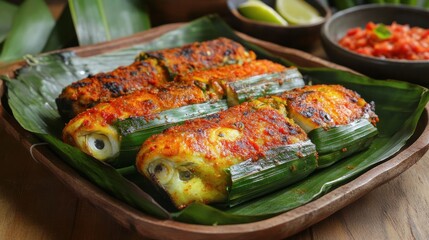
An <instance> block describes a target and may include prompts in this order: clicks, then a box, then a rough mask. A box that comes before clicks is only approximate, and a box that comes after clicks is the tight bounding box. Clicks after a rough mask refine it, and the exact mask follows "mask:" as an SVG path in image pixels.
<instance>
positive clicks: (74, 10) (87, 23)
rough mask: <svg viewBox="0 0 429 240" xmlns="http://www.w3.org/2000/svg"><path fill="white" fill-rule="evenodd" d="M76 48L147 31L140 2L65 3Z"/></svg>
mask: <svg viewBox="0 0 429 240" xmlns="http://www.w3.org/2000/svg"><path fill="white" fill-rule="evenodd" d="M68 3H69V7H70V11H71V15H72V18H73V22H74V26H75V30H76V33H77V37H78V40H79V45H81V46H82V45H89V44H94V43H99V42H105V41H109V40H112V39H116V38H119V37H125V36H128V35H131V34H134V33H136V32H140V31H144V30H146V29H148V28H150V20H149V14H148V8H147V6H146V4H145V2H144V1H141V0H122V1H118V0H94V1H88V0H69V1H68Z"/></svg>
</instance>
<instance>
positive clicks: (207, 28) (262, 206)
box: [3, 16, 429, 225]
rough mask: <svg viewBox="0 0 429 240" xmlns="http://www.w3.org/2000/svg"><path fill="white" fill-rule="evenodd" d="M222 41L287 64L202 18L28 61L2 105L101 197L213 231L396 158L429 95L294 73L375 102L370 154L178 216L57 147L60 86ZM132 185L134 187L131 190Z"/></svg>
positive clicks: (407, 87)
mask: <svg viewBox="0 0 429 240" xmlns="http://www.w3.org/2000/svg"><path fill="white" fill-rule="evenodd" d="M220 36H223V37H228V38H231V39H233V40H236V41H238V42H240V43H242V44H243V45H244V46H246V47H247V48H249V49H252V50H254V51H255V52H256V53H257V55H258V57H259V58H266V59H271V60H273V61H277V62H280V63H283V64H285V65H291V63H290V62H289V61H287V60H286V59H281V58H279V57H276V56H273V55H271V54H270V53H268V52H266V51H264V50H262V49H261V48H259V47H257V46H254V45H252V44H250V43H248V42H245V41H244V40H243V39H241V38H239V37H238V36H237V35H235V33H234V32H233V31H232V29H231V28H229V27H228V26H227V25H226V24H225V23H224V22H223V21H222V20H221V19H220V18H218V17H217V16H206V17H203V18H201V19H198V20H195V21H193V22H191V23H189V24H187V25H185V26H184V27H182V28H179V29H177V30H174V31H171V32H168V33H166V34H165V35H162V36H160V37H159V38H157V39H155V40H154V41H152V42H149V43H145V44H138V45H134V46H130V47H128V48H125V49H121V50H117V51H114V52H110V53H107V54H101V55H96V56H92V57H86V58H82V57H78V56H75V55H74V54H73V53H72V52H66V53H63V54H51V55H46V56H39V57H33V58H28V59H27V61H28V63H29V66H28V67H25V68H23V69H21V70H20V71H19V72H18V75H17V77H16V79H8V78H7V77H3V78H4V79H8V80H6V84H7V87H8V97H9V101H8V103H9V106H10V108H11V110H12V112H13V115H14V117H15V119H16V120H17V121H18V122H19V123H20V124H21V126H22V127H24V128H25V129H27V130H28V131H30V132H34V133H37V135H38V136H39V137H40V138H42V139H44V140H45V141H47V142H48V143H50V146H51V147H52V149H53V150H54V151H55V152H57V153H58V154H59V156H60V157H61V159H63V160H64V161H65V162H67V163H68V164H69V165H70V166H72V167H73V168H74V169H76V170H77V171H78V172H80V173H81V174H82V175H83V176H85V177H86V178H88V179H89V180H91V181H93V182H94V183H95V184H96V185H98V186H99V187H100V188H102V189H104V190H105V191H106V192H108V193H110V194H112V195H113V196H115V197H117V198H118V199H121V200H122V201H124V202H126V203H128V204H130V205H131V206H134V207H136V208H137V209H140V210H141V211H143V212H146V213H150V214H152V215H154V216H157V217H160V218H172V219H175V220H177V221H182V222H189V223H196V224H210V225H211V224H234V223H245V222H253V221H257V220H260V219H265V218H269V217H272V216H275V215H276V214H280V213H283V212H285V211H288V210H290V209H293V208H296V207H298V206H301V205H303V204H306V203H308V202H310V201H312V200H314V199H316V198H319V197H320V196H322V195H324V194H326V193H327V192H329V191H331V190H332V189H334V188H336V187H338V186H340V185H341V184H344V183H346V182H348V181H350V180H352V179H354V178H356V177H357V176H359V175H360V174H362V173H364V172H365V171H367V170H368V169H370V168H371V167H373V166H375V165H377V164H379V163H381V162H383V161H385V160H386V159H388V158H389V157H391V156H392V155H394V154H395V153H397V152H398V151H399V150H400V149H401V147H403V146H404V145H405V144H406V142H407V140H408V139H409V138H410V137H411V136H412V134H413V133H414V131H415V129H416V125H417V123H418V121H419V118H420V115H421V113H422V111H423V110H424V108H425V106H426V104H427V103H428V101H429V93H428V89H426V88H424V87H421V86H418V85H414V84H409V83H405V82H399V81H393V80H392V81H377V80H373V79H370V78H367V77H364V76H359V75H354V74H352V73H348V72H343V71H339V70H334V69H327V68H300V71H301V72H302V74H303V75H304V76H305V77H306V79H308V80H309V81H310V82H312V83H315V84H317V83H331V84H342V85H344V86H345V87H347V88H350V89H353V90H356V91H358V92H359V93H360V94H361V95H362V96H363V97H364V98H365V99H366V100H367V101H374V102H375V103H376V112H377V114H378V115H379V117H380V122H379V124H378V125H377V127H378V129H379V132H380V134H379V136H378V137H377V138H376V139H375V140H374V142H373V143H372V145H371V146H370V148H369V149H368V150H366V151H363V152H361V153H359V154H355V155H353V156H350V157H347V158H346V159H344V160H342V161H340V162H338V163H336V164H334V165H332V166H330V167H327V168H325V169H322V170H319V171H317V172H315V173H313V174H312V175H310V176H309V177H308V178H307V179H305V180H304V181H301V182H298V183H295V184H293V185H291V186H289V187H286V188H284V189H281V190H280V191H276V192H274V193H272V194H268V195H266V196H263V197H261V198H258V199H255V200H252V201H249V202H246V203H243V204H240V205H238V206H235V207H233V208H216V207H215V206H208V205H203V204H192V205H190V206H188V207H187V208H185V209H183V210H181V211H174V210H172V209H171V206H169V205H168V203H165V202H163V200H162V196H158V195H157V194H156V192H155V191H152V190H153V189H150V187H148V186H147V184H145V181H144V179H142V177H141V176H140V175H138V174H137V173H136V171H135V170H134V169H133V167H130V168H128V169H126V170H123V169H119V170H115V169H113V168H112V167H110V166H107V165H104V164H101V163H99V162H97V161H96V160H95V159H92V158H90V157H88V156H87V155H85V154H83V153H82V152H80V151H79V150H77V149H75V148H73V147H70V146H68V145H66V144H64V143H62V142H61V140H60V137H59V136H60V134H61V130H62V127H63V125H64V123H63V122H62V121H61V119H60V117H59V115H58V113H57V111H56V106H55V103H54V99H55V98H56V97H57V96H58V94H59V93H60V92H61V90H62V88H63V87H64V86H66V85H67V84H69V83H71V82H72V81H76V80H78V79H80V78H82V77H84V76H86V75H87V74H90V73H96V72H99V71H108V70H112V69H114V68H116V67H117V66H119V65H126V64H129V63H131V62H132V61H133V59H134V56H135V55H137V53H138V52H139V51H144V50H152V49H160V48H168V47H175V46H179V45H183V44H185V43H190V42H193V41H203V40H208V39H213V38H216V37H220ZM121 174H122V176H121ZM136 185H137V186H139V187H140V188H136V187H135V186H136ZM142 189H143V190H145V191H146V192H147V193H148V194H145V193H144V192H143V190H142ZM149 195H150V196H149ZM154 201H156V202H154ZM166 210H168V212H167V211H166Z"/></svg>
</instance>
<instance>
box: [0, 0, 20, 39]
mask: <svg viewBox="0 0 429 240" xmlns="http://www.w3.org/2000/svg"><path fill="white" fill-rule="evenodd" d="M17 9H18V7H17V6H15V5H13V4H11V3H8V2H5V1H4V0H3V1H0V16H1V18H2V20H1V21H0V43H2V42H3V40H4V39H5V38H6V36H7V34H8V33H9V30H10V28H11V26H12V20H13V16H14V15H15V13H16V10H17Z"/></svg>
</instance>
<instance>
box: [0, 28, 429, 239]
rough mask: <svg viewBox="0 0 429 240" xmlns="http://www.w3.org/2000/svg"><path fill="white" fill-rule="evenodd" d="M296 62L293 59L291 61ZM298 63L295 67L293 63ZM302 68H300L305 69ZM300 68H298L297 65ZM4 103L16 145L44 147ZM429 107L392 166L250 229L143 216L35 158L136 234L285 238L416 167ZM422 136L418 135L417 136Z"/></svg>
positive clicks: (428, 136)
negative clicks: (414, 165) (12, 114)
mask: <svg viewBox="0 0 429 240" xmlns="http://www.w3.org/2000/svg"><path fill="white" fill-rule="evenodd" d="M182 25H183V24H182V23H176V24H167V25H163V26H160V27H156V28H152V29H150V30H148V31H145V32H142V33H139V34H135V35H133V36H130V37H127V38H123V39H118V40H115V41H111V42H107V43H102V44H97V45H92V46H85V47H76V48H69V49H65V50H60V51H56V52H62V51H75V52H76V54H78V55H79V56H91V55H96V54H100V53H104V52H108V51H112V50H116V49H119V48H121V47H125V46H130V45H133V44H139V43H144V42H147V41H150V40H152V39H154V38H156V37H158V36H159V35H161V34H163V33H165V32H168V31H170V30H173V29H176V28H178V27H179V26H182ZM239 35H240V37H242V38H244V39H245V40H246V41H249V42H251V43H254V44H256V45H259V46H261V47H263V48H265V49H267V50H268V51H270V52H273V53H274V54H277V55H283V56H284V55H287V56H288V57H289V59H290V60H292V61H293V62H295V63H300V61H302V62H301V63H302V64H304V65H305V66H306V67H318V66H324V67H330V68H336V69H341V70H346V71H351V70H350V69H347V68H345V67H342V66H339V65H336V64H333V63H330V62H328V61H325V60H323V59H320V58H317V57H315V56H313V55H310V54H308V53H305V52H302V51H300V50H295V49H290V48H286V47H282V46H279V45H276V44H272V43H268V42H265V41H262V40H258V39H255V38H252V37H249V36H247V35H245V34H241V33H239ZM291 58H292V59H291ZM294 60H295V61H294ZM302 64H301V66H302ZM24 65H25V63H24V62H18V63H15V64H12V65H10V66H8V67H7V68H4V69H0V73H3V74H4V73H6V74H11V73H12V72H13V71H14V70H16V69H19V68H21V67H22V66H24ZM298 65H300V64H298ZM4 92H5V86H4V83H3V82H2V81H0V98H3V95H4ZM1 104H2V103H1V102H0V121H1V122H2V125H3V126H4V128H5V129H6V131H7V132H8V133H9V134H10V135H12V136H13V137H15V138H16V139H18V140H19V141H20V142H21V143H22V144H23V146H24V147H25V148H27V149H29V150H30V148H32V145H33V144H34V143H38V142H40V140H39V139H38V138H36V137H35V136H34V135H33V134H32V133H30V132H27V131H26V130H24V129H23V128H22V127H21V126H20V125H19V124H18V123H17V121H16V120H15V119H14V118H13V116H11V114H10V113H9V112H8V111H7V110H6V108H5V107H4V106H3V105H1ZM428 118H429V104H428V105H427V106H426V108H425V110H424V111H423V113H422V116H421V118H420V121H419V122H420V125H419V128H418V129H417V130H416V133H415V134H414V135H415V136H414V137H415V138H416V139H415V141H414V142H412V143H411V144H410V145H408V146H406V147H404V148H403V149H402V150H401V151H400V152H399V153H397V154H396V155H395V156H393V157H391V158H390V159H389V160H387V161H385V162H383V163H381V164H380V165H377V166H375V167H373V168H372V169H370V170H368V171H367V172H365V173H364V174H362V175H360V176H359V177H357V178H356V179H354V180H352V181H350V182H349V183H346V184H344V185H342V186H340V187H338V188H336V189H334V190H332V191H331V192H329V193H327V194H325V195H324V196H322V197H320V198H318V199H316V200H314V201H312V202H310V203H308V204H305V205H303V206H300V207H298V208H295V209H292V210H290V211H288V212H285V213H283V214H280V215H277V216H275V217H272V218H269V219H266V220H262V221H258V222H253V223H246V224H233V225H221V226H205V225H196V224H187V223H182V222H177V221H173V220H160V219H157V218H154V217H152V216H149V215H147V214H145V213H142V212H140V211H138V210H136V209H134V208H132V207H130V206H128V205H127V204H125V203H124V202H122V201H120V200H118V199H116V198H114V197H112V196H110V195H108V194H107V193H106V192H104V191H103V190H102V189H100V188H99V187H98V186H96V185H94V184H93V183H92V182H90V181H88V180H86V179H85V178H83V177H82V176H81V175H79V173H78V172H76V171H75V170H74V169H72V168H71V167H70V166H68V165H67V164H66V163H65V162H63V161H62V160H61V159H60V158H59V157H58V156H57V155H55V154H54V153H53V151H52V150H51V149H50V148H49V147H48V146H43V145H41V146H36V147H33V148H32V155H33V156H34V158H35V159H37V160H38V161H39V162H40V163H42V164H43V165H44V166H45V167H47V168H48V169H49V170H50V171H51V172H52V173H53V174H54V175H55V176H57V177H58V179H59V180H61V181H62V182H63V183H64V184H65V185H66V186H68V187H70V188H71V189H72V190H73V191H74V192H75V193H76V194H77V195H78V196H79V197H81V198H83V199H86V200H88V201H89V202H90V203H91V204H93V205H94V206H95V207H97V208H100V209H101V210H103V211H105V212H106V213H108V214H110V215H111V216H112V217H113V218H114V219H115V220H116V221H118V222H119V223H120V224H121V225H123V226H125V227H127V228H129V229H133V230H135V231H136V232H137V233H139V234H140V235H142V236H146V237H152V238H162V239H183V238H186V239H216V238H222V239H237V238H239V239H240V238H243V239H244V238H246V239H259V238H262V237H264V238H267V237H275V238H279V237H282V238H283V237H287V236H290V235H293V234H295V233H297V232H299V231H302V230H304V229H306V228H308V227H309V226H311V225H313V224H315V223H317V222H319V221H321V220H322V219H324V218H326V217H328V216H329V215H331V214H333V213H335V212H336V211H338V210H340V209H341V208H343V207H345V206H347V205H348V204H350V203H352V202H354V201H355V200H357V199H359V198H360V197H362V196H363V195H365V194H367V193H368V192H370V191H371V190H373V189H374V188H376V187H378V186H380V185H382V184H383V183H385V182H387V181H389V180H391V179H393V178H394V177H396V176H398V175H399V174H400V173H402V172H403V171H405V170H406V169H408V168H409V167H410V166H412V165H413V164H415V163H416V162H417V161H418V160H419V159H420V158H421V157H422V156H423V155H424V154H425V153H426V152H427V151H428V149H429V125H428ZM419 134H420V135H419Z"/></svg>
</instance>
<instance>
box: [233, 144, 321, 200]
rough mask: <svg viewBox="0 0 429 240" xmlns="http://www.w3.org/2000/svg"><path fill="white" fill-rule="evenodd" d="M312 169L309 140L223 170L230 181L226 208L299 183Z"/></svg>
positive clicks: (312, 150) (313, 154)
mask: <svg viewBox="0 0 429 240" xmlns="http://www.w3.org/2000/svg"><path fill="white" fill-rule="evenodd" d="M316 168H317V160H316V146H315V145H314V144H313V143H312V142H310V140H308V141H306V142H303V143H296V144H292V145H287V146H281V147H277V148H274V149H271V150H269V151H267V152H266V153H265V156H263V157H261V158H260V159H258V160H257V161H254V160H252V159H249V160H246V161H244V162H241V163H239V164H236V165H233V166H231V167H229V168H228V169H227V172H228V173H229V176H230V178H231V186H230V187H229V188H228V205H229V206H235V205H237V204H239V203H242V202H244V201H248V200H249V199H252V198H256V197H259V196H262V195H264V194H267V193H270V192H273V191H274V190H277V189H279V188H281V187H284V186H287V185H290V184H292V183H294V182H297V181H299V180H302V179H303V178H305V177H307V176H308V175H309V174H310V173H312V172H313V171H314V170H316Z"/></svg>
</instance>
